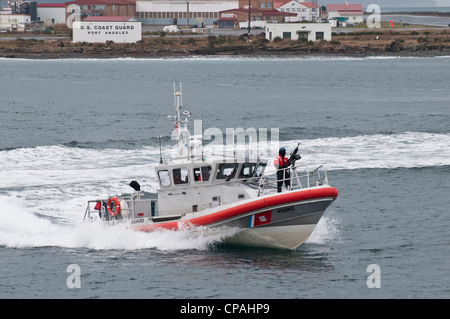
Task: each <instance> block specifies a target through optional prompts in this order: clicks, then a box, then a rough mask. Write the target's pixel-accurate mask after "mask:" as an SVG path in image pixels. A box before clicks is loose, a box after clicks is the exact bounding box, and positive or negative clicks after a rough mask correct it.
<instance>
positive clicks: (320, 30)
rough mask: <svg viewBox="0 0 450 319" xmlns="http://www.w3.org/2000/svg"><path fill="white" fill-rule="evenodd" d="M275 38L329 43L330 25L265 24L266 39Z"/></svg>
mask: <svg viewBox="0 0 450 319" xmlns="http://www.w3.org/2000/svg"><path fill="white" fill-rule="evenodd" d="M275 38H281V39H288V40H299V39H304V40H305V41H312V42H314V41H320V40H325V41H331V25H330V24H329V23H267V25H266V39H267V40H269V41H273V40H274V39H275Z"/></svg>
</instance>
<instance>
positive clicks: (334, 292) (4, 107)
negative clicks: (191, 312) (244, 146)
mask: <svg viewBox="0 0 450 319" xmlns="http://www.w3.org/2000/svg"><path fill="white" fill-rule="evenodd" d="M449 62H450V58H448V57H441V58H364V59H358V58H339V59H334V58H328V57H319V58H306V59H275V58H274V59H242V58H223V59H220V58H198V59H175V60H172V59H161V60H127V59H118V60H108V61H103V60H84V61H80V60H60V61H39V60H38V61H27V60H0V70H1V72H0V118H1V123H2V125H1V126H0V269H1V271H0V296H1V297H2V298H275V299H277V298H283V299H284V298H289V299H290V298H448V297H450V282H449V279H448V276H447V273H448V269H449V266H450V261H449V258H448V256H450V248H449V244H448V225H449V223H450V216H449V209H448V207H450V197H449V196H448V194H449V193H450V182H449V176H450V131H449V127H450V126H449V124H450V107H449V105H450V103H449V102H450V93H449V91H448V88H449V87H450V68H448V66H449ZM180 81H181V82H183V93H184V96H183V100H184V106H185V108H186V109H188V110H189V111H191V112H192V113H193V118H194V119H202V120H203V125H204V127H205V128H207V127H217V128H220V129H221V130H223V131H224V132H225V129H226V128H237V127H243V128H250V127H254V128H269V129H270V128H279V129H280V144H282V145H283V146H285V147H287V148H288V149H292V148H293V147H294V146H295V145H296V143H297V142H299V141H300V142H301V146H300V153H301V155H302V162H303V163H304V164H307V165H309V166H311V167H312V166H314V165H316V164H325V167H326V168H327V169H328V177H329V179H330V182H331V184H332V185H333V186H336V187H337V188H338V190H339V198H338V200H337V201H336V202H335V203H334V204H333V206H332V207H330V209H329V210H328V211H327V212H326V214H325V215H324V218H323V219H322V220H321V222H320V223H319V225H318V227H317V228H316V230H315V231H314V233H313V234H312V236H311V237H310V238H309V239H308V241H307V242H306V243H305V244H304V245H302V246H301V247H299V248H298V249H297V250H296V251H293V252H284V251H277V250H261V249H259V250H255V249H247V248H237V247H232V246H228V245H227V244H226V243H225V242H224V240H225V239H226V237H227V234H226V233H225V234H216V233H211V232H208V231H207V230H205V231H204V232H203V233H201V234H200V235H198V234H197V235H195V236H194V235H193V234H192V233H191V232H189V231H181V232H170V231H161V232H155V233H150V234H142V233H135V232H131V231H130V230H127V229H115V230H114V231H112V230H111V229H110V228H108V227H104V226H102V225H98V224H83V223H82V222H81V221H82V218H83V214H84V209H85V205H86V201H87V200H88V199H90V198H95V197H97V196H101V197H105V196H108V195H113V194H122V193H127V192H130V191H131V189H130V188H129V187H128V186H127V185H128V183H129V182H130V181H131V180H138V181H139V183H140V184H141V185H142V187H143V190H144V191H145V192H147V193H155V192H156V187H157V185H156V180H155V176H154V175H153V169H154V165H155V164H156V163H157V162H158V160H159V144H158V136H159V135H162V136H163V153H164V156H168V154H169V153H170V150H171V146H172V145H173V141H171V140H170V131H171V127H170V126H169V123H168V120H167V115H172V114H173V112H174V107H173V98H172V94H173V82H180ZM271 145H272V144H271ZM274 145H275V144H274ZM269 147H271V146H270V145H269ZM274 147H275V146H274ZM72 264H76V265H78V266H79V268H80V271H81V279H80V280H81V288H73V289H70V288H68V286H67V282H66V280H67V278H68V276H69V275H70V273H69V272H67V267H68V266H69V265H72ZM371 264H376V265H378V266H379V267H380V269H381V276H380V279H381V287H380V288H373V289H370V288H368V286H367V279H368V276H369V275H370V273H368V272H367V267H368V266H369V265H371Z"/></svg>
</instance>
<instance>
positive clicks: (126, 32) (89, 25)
mask: <svg viewBox="0 0 450 319" xmlns="http://www.w3.org/2000/svg"><path fill="white" fill-rule="evenodd" d="M140 40H142V25H141V22H136V21H127V22H109V21H102V22H98V21H97V22H94V21H88V22H86V21H76V22H74V23H73V40H72V41H73V42H88V43H89V42H90V43H105V42H107V41H113V42H115V43H135V42H137V41H140Z"/></svg>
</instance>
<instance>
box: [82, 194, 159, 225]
mask: <svg viewBox="0 0 450 319" xmlns="http://www.w3.org/2000/svg"><path fill="white" fill-rule="evenodd" d="M110 198H111V197H110ZM110 198H106V199H95V200H89V201H88V204H87V207H86V211H85V214H84V218H83V221H85V220H86V218H87V219H88V220H89V221H92V220H94V219H97V218H100V219H108V218H110V217H109V214H108V212H107V209H106V206H107V203H108V201H109V199H110ZM115 198H116V199H117V200H118V201H119V203H120V214H118V216H119V219H129V218H130V219H132V218H136V217H141V216H135V215H136V214H135V213H136V212H135V210H136V205H135V201H136V200H139V202H143V201H144V202H145V201H148V202H150V207H151V213H150V214H151V215H152V216H154V215H156V214H157V213H156V208H155V206H156V200H154V199H141V198H140V196H139V195H136V194H133V195H131V196H130V195H128V196H115ZM124 202H126V204H127V205H122V204H123V203H124ZM153 202H155V203H153ZM97 203H100V204H99V206H100V208H99V209H95V206H96V205H97ZM138 215H139V214H138Z"/></svg>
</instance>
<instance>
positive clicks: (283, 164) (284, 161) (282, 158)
mask: <svg viewBox="0 0 450 319" xmlns="http://www.w3.org/2000/svg"><path fill="white" fill-rule="evenodd" d="M273 165H274V166H275V168H276V169H277V190H278V193H281V190H282V187H283V181H284V184H285V185H286V189H288V188H289V186H290V185H291V180H290V177H291V174H290V173H289V169H288V167H289V166H290V165H291V163H290V160H289V159H288V158H287V157H286V149H285V148H284V147H282V148H280V150H279V152H278V156H277V157H276V158H275V160H274V161H273Z"/></svg>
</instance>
